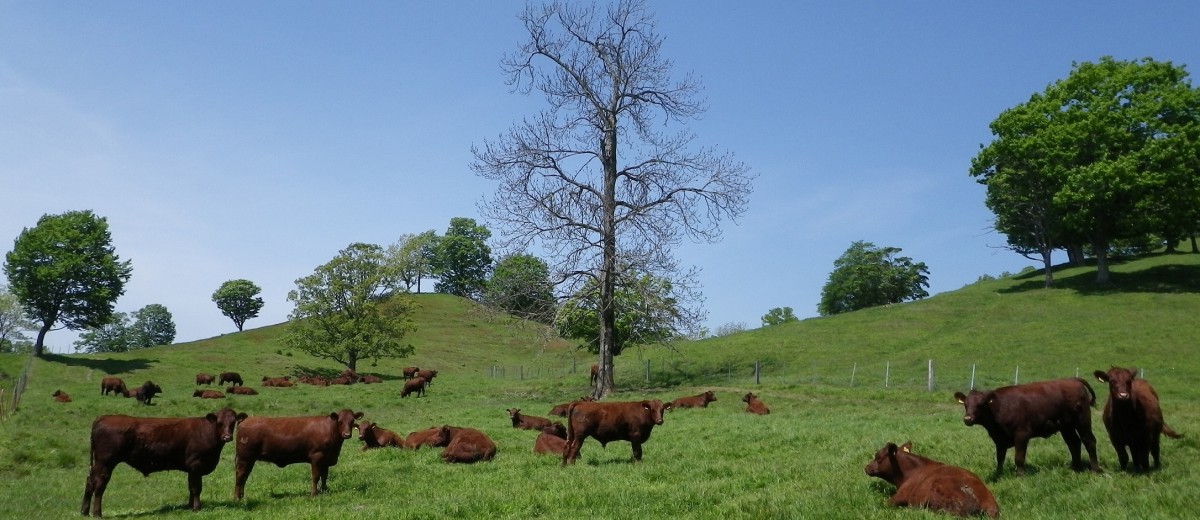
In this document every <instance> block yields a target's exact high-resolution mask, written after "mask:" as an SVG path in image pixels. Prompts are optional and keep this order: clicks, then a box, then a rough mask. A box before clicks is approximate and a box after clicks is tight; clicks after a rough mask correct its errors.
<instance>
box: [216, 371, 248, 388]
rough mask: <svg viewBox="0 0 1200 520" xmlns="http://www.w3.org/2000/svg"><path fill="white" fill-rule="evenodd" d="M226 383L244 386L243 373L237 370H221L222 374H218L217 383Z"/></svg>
mask: <svg viewBox="0 0 1200 520" xmlns="http://www.w3.org/2000/svg"><path fill="white" fill-rule="evenodd" d="M225 383H229V384H232V385H238V386H242V385H243V382H242V375H241V374H239V373H237V372H221V375H219V376H217V384H218V385H223V384H225Z"/></svg>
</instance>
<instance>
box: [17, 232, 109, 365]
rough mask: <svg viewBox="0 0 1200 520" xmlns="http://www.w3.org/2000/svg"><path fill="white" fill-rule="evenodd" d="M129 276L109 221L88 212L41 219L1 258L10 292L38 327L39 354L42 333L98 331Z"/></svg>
mask: <svg viewBox="0 0 1200 520" xmlns="http://www.w3.org/2000/svg"><path fill="white" fill-rule="evenodd" d="M132 272H133V267H132V266H131V265H130V263H129V261H128V260H126V261H124V262H122V261H120V258H119V257H118V256H117V254H116V252H115V250H114V248H113V246H112V235H111V234H110V233H109V231H108V221H107V220H106V219H105V218H103V217H97V216H96V215H95V214H93V213H92V212H91V211H90V210H84V211H68V212H66V213H63V214H61V215H43V216H42V218H40V219H38V223H37V226H34V227H33V228H25V229H24V230H22V231H21V234H20V235H19V236H18V237H17V238H16V241H15V243H14V244H13V249H12V251H9V252H8V254H7V255H5V263H4V273H5V274H6V275H7V276H8V283H9V289H10V290H11V291H12V293H13V295H15V296H16V297H17V300H18V301H19V302H20V303H21V306H22V307H24V309H25V313H26V315H27V316H28V317H29V318H30V319H31V320H33V321H34V322H35V323H39V324H40V328H39V330H38V334H37V340H36V341H35V342H34V344H33V354H34V355H35V356H42V355H43V354H44V351H45V340H46V333H47V332H49V331H51V330H53V329H54V328H55V326H56V325H61V327H65V328H68V329H71V330H83V329H88V328H94V327H101V326H103V325H104V324H106V323H108V322H109V320H110V318H111V316H112V314H113V305H114V303H115V302H116V301H117V298H118V297H120V296H121V295H122V294H124V293H125V282H127V281H129V277H130V276H131V274H132Z"/></svg>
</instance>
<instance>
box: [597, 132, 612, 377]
mask: <svg viewBox="0 0 1200 520" xmlns="http://www.w3.org/2000/svg"><path fill="white" fill-rule="evenodd" d="M610 123H611V125H610V126H609V128H607V129H606V130H605V131H604V134H603V136H602V138H601V143H600V147H601V154H600V158H601V162H602V167H603V168H604V193H603V198H604V200H603V201H602V204H603V212H602V215H601V217H600V218H601V219H603V221H602V222H601V223H600V229H601V231H600V235H601V236H600V240H601V242H602V244H603V253H602V254H601V259H600V263H601V265H600V309H599V314H600V373H599V374H597V377H596V388H594V389H593V392H594V397H595V398H596V399H602V398H604V397H607V396H608V395H610V394H612V392H613V388H614V387H615V386H616V384H615V383H614V382H613V354H614V353H615V352H616V346H617V341H616V340H617V334H616V332H617V312H616V274H617V273H616V271H617V216H616V214H617V202H616V198H617V146H616V145H617V127H616V121H615V120H612V121H610Z"/></svg>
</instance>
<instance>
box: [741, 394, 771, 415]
mask: <svg viewBox="0 0 1200 520" xmlns="http://www.w3.org/2000/svg"><path fill="white" fill-rule="evenodd" d="M742 402H743V403H746V411H747V412H749V413H752V414H756V415H767V414H769V413H771V409H770V408H767V403H764V402H762V400H760V399H759V398H758V395H757V394H755V393H754V392H746V395H745V396H743V397H742Z"/></svg>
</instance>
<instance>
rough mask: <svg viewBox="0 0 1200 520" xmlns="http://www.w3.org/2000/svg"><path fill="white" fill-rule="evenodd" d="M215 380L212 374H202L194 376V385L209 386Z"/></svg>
mask: <svg viewBox="0 0 1200 520" xmlns="http://www.w3.org/2000/svg"><path fill="white" fill-rule="evenodd" d="M216 380H217V378H216V377H215V376H213V375H212V374H206V373H204V372H200V373H199V374H196V384H198V385H211V384H213V383H214V382H216Z"/></svg>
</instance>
